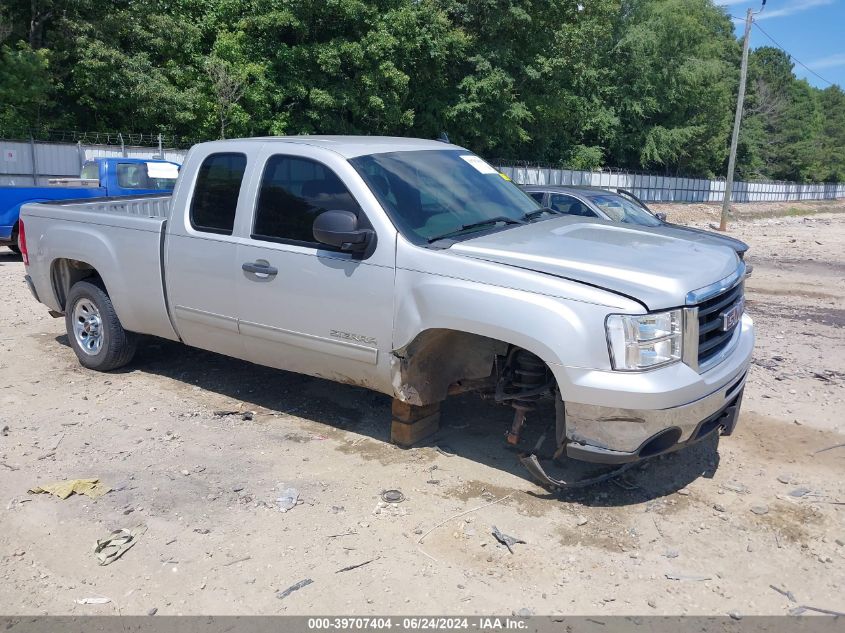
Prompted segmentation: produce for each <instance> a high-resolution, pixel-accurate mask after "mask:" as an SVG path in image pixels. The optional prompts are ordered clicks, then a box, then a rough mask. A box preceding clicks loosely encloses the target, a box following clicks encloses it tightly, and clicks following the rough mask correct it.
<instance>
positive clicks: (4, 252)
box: [0, 246, 21, 265]
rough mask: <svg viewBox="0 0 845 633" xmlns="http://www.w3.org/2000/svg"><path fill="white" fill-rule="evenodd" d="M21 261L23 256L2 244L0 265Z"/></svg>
mask: <svg viewBox="0 0 845 633" xmlns="http://www.w3.org/2000/svg"><path fill="white" fill-rule="evenodd" d="M20 261H21V256H20V255H18V254H17V253H15V252H13V251H10V250H9V249H8V248H6V247H5V246H0V265H3V264H11V263H18V262H20Z"/></svg>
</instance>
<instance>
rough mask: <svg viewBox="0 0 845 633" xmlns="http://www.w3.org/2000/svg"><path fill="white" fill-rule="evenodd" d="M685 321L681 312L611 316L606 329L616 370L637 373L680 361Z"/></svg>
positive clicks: (611, 360) (612, 361)
mask: <svg viewBox="0 0 845 633" xmlns="http://www.w3.org/2000/svg"><path fill="white" fill-rule="evenodd" d="M682 319H683V314H682V312H681V310H669V311H668V312H657V313H655V314H642V315H629V314H611V315H610V316H608V317H607V321H606V322H605V327H606V328H607V344H608V349H609V350H610V362H611V364H612V365H613V369H616V370H618V371H637V370H641V369H650V368H652V367H659V366H661V365H668V364H669V363H674V362H675V361H679V360H681V355H682V354H683V321H682Z"/></svg>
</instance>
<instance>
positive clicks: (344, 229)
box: [312, 211, 373, 253]
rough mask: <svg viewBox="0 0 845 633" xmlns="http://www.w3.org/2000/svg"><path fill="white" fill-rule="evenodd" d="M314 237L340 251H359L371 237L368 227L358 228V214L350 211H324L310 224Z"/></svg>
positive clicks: (367, 243) (365, 248)
mask: <svg viewBox="0 0 845 633" xmlns="http://www.w3.org/2000/svg"><path fill="white" fill-rule="evenodd" d="M312 230H313V232H314V239H315V240H317V241H318V242H320V243H321V244H327V245H328V246H334V247H335V248H339V249H340V250H342V251H347V252H352V253H360V252H361V251H365V250H367V246H369V244H370V242H371V241H372V239H373V232H372V231H371V230H370V229H359V228H358V216H357V215H355V214H354V213H352V211H324V212H323V213H321V214H320V215H318V216H317V217H316V218H315V220H314V224H313V226H312Z"/></svg>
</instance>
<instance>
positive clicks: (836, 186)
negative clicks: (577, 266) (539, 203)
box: [497, 165, 845, 202]
mask: <svg viewBox="0 0 845 633" xmlns="http://www.w3.org/2000/svg"><path fill="white" fill-rule="evenodd" d="M497 169H499V170H500V171H501V172H503V173H504V174H507V175H508V176H509V177H510V178H512V179H513V180H514V182H517V183H518V184H520V185H572V186H581V187H619V188H622V189H627V190H628V191H630V192H631V193H633V194H634V195H635V196H637V197H638V198H640V199H641V200H645V201H647V202H721V201H722V199H723V198H724V197H725V181H724V180H707V179H704V178H674V177H671V176H653V175H650V174H632V173H629V172H614V171H578V170H574V169H552V168H547V167H519V166H509V165H498V166H497ZM836 198H845V183H822V184H798V183H794V182H734V184H733V193H732V195H731V200H733V201H734V202H786V201H792V200H834V199H836Z"/></svg>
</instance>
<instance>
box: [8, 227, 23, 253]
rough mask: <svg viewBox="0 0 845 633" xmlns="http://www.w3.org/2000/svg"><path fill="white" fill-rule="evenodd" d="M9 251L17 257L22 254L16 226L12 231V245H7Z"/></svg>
mask: <svg viewBox="0 0 845 633" xmlns="http://www.w3.org/2000/svg"><path fill="white" fill-rule="evenodd" d="M7 246H8V247H9V250H10V251H12V252H13V253H14V254H15V255H20V254H21V245H20V243H19V242H18V225H17V224H15V228H14V229H13V230H12V243H11V244H7Z"/></svg>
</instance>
